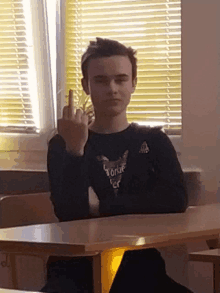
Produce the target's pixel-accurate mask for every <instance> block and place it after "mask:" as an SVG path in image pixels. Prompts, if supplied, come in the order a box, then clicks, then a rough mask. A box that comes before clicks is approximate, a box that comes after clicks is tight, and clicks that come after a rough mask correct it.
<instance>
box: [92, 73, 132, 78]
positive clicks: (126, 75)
mask: <svg viewBox="0 0 220 293" xmlns="http://www.w3.org/2000/svg"><path fill="white" fill-rule="evenodd" d="M115 76H116V77H126V78H129V75H128V74H117V75H115ZM94 78H95V79H99V78H107V76H106V75H96V76H94Z"/></svg>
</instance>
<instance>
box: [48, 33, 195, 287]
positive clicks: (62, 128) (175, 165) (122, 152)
mask: <svg viewBox="0 0 220 293" xmlns="http://www.w3.org/2000/svg"><path fill="white" fill-rule="evenodd" d="M81 61H82V62H81V65H82V73H83V78H82V86H83V90H84V91H85V93H86V94H87V95H90V96H91V100H92V104H93V107H94V112H95V118H94V121H93V122H92V123H90V124H89V125H88V117H87V115H86V114H85V113H83V112H82V111H81V110H79V109H77V110H76V111H75V109H74V107H73V104H72V101H71V100H70V105H69V106H67V107H65V108H64V111H63V118H62V119H60V120H59V121H58V133H59V135H56V136H55V137H53V138H52V139H51V141H50V143H49V149H48V173H49V180H50V186H51V200H52V202H53V205H54V210H55V214H56V216H57V217H58V219H59V220H60V221H72V220H77V219H86V218H90V217H92V216H91V214H90V209H89V197H88V189H89V187H92V188H93V190H94V191H95V193H96V194H97V196H98V199H99V216H100V217H107V216H113V215H123V214H134V213H138V214H142V213H144V214H150V213H181V212H184V211H185V210H186V208H187V194H186V191H185V187H184V182H183V172H182V170H181V167H180V164H179V162H178V159H177V155H176V152H175V150H174V147H173V146H172V143H171V142H170V140H169V138H168V137H167V136H166V134H165V133H164V132H163V131H161V130H160V128H150V127H143V126H142V127H141V126H139V125H137V124H135V123H131V124H129V123H128V121H127V117H126V109H127V106H128V104H129V102H130V98H131V94H132V93H133V92H134V90H135V87H136V83H137V60H136V57H135V51H134V50H133V49H132V48H130V47H129V48H127V47H125V46H124V45H122V44H121V43H119V42H117V41H113V40H108V39H101V38H97V40H96V41H92V42H90V45H89V46H88V48H87V50H86V52H85V53H84V54H83V56H82V60H81ZM42 291H44V292H53V293H54V292H62V293H64V292H92V265H91V259H90V258H89V257H87V258H85V257H78V258H62V259H61V258H57V257H50V259H49V261H48V282H47V284H46V286H45V287H44V288H43V289H42ZM110 292H111V293H118V292H127V293H130V292H149V293H159V292H169V293H172V292H175V293H176V292H179V293H181V292H191V291H190V290H189V289H187V288H185V287H184V286H182V285H180V284H178V283H176V282H175V281H173V280H172V279H171V278H170V277H169V276H168V275H167V274H166V271H165V263H164V260H163V259H162V257H161V256H160V253H159V252H158V251H157V250H156V249H142V250H136V251H126V252H125V254H124V256H123V259H122V262H121V265H120V267H119V270H118V272H117V274H116V277H115V279H114V281H113V284H112V287H111V290H110Z"/></svg>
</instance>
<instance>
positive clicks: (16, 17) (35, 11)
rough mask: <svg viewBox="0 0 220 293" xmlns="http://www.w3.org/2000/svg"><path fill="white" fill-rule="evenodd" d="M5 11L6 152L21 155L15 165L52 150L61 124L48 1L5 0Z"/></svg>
mask: <svg viewBox="0 0 220 293" xmlns="http://www.w3.org/2000/svg"><path fill="white" fill-rule="evenodd" d="M0 15H1V16H0V44H1V45H0V76H1V78H0V132H1V144H0V150H1V160H5V156H6V153H7V155H8V154H9V153H10V152H11V153H13V158H14V159H16V158H17V163H15V162H14V163H11V164H10V165H8V168H10V169H11V168H13V167H15V165H18V161H19V159H18V158H22V161H23V160H25V158H24V157H25V156H28V158H29V159H30V157H31V153H30V152H34V151H35V152H46V150H47V140H48V136H49V134H50V132H51V131H52V130H53V129H54V127H55V120H54V106H53V94H52V81H51V72H50V71H51V70H50V54H49V41H48V30H47V11H46V2H45V0H38V1H35V0H0ZM27 152H28V154H27ZM32 155H33V154H32ZM32 157H35V159H34V160H37V156H36V154H35V156H32ZM7 158H8V157H7ZM44 158H45V157H44ZM10 159H11V158H10ZM7 160H9V158H8V159H7ZM13 164H14V165H13ZM1 166H2V165H1ZM3 168H4V164H3Z"/></svg>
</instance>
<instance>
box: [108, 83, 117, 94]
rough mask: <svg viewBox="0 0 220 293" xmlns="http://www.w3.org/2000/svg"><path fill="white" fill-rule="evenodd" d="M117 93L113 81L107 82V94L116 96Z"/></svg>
mask: <svg viewBox="0 0 220 293" xmlns="http://www.w3.org/2000/svg"><path fill="white" fill-rule="evenodd" d="M117 92H118V86H117V84H116V82H115V81H114V80H111V81H110V82H109V93H110V94H116V93H117Z"/></svg>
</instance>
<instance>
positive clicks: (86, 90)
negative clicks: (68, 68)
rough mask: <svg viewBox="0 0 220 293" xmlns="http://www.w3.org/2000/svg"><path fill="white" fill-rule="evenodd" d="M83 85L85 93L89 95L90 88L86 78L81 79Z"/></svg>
mask: <svg viewBox="0 0 220 293" xmlns="http://www.w3.org/2000/svg"><path fill="white" fill-rule="evenodd" d="M81 84H82V87H83V90H84V92H85V93H86V94H87V95H89V86H88V81H87V80H86V79H85V78H82V79H81Z"/></svg>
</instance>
